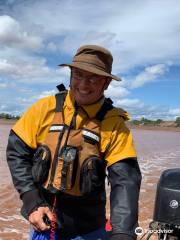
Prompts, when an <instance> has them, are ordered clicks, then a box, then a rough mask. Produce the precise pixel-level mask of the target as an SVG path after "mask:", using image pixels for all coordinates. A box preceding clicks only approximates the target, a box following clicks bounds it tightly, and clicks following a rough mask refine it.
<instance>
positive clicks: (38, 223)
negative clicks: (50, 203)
mask: <svg viewBox="0 0 180 240" xmlns="http://www.w3.org/2000/svg"><path fill="white" fill-rule="evenodd" d="M45 216H47V217H48V218H49V220H50V221H52V218H53V214H52V212H51V210H50V209H49V207H38V209H37V210H35V211H33V212H32V213H31V214H30V215H29V222H30V223H31V224H32V225H33V227H34V229H35V230H37V231H46V230H48V229H50V226H49V225H47V224H46V223H45V222H44V220H43V217H45Z"/></svg>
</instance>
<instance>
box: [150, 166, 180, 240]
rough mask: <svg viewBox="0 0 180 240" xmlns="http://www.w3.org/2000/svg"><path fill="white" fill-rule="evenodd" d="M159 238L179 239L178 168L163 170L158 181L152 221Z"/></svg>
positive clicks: (179, 186)
mask: <svg viewBox="0 0 180 240" xmlns="http://www.w3.org/2000/svg"><path fill="white" fill-rule="evenodd" d="M150 229H153V230H158V231H156V232H157V233H158V234H159V239H163V240H165V239H174V240H177V239H180V168H175V169H168V170H165V171H164V172H163V173H162V175H161V177H160V179H159V182H158V185H157V191H156V200H155V208H154V216H153V222H152V223H151V224H150Z"/></svg>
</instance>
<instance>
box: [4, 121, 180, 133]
mask: <svg viewBox="0 0 180 240" xmlns="http://www.w3.org/2000/svg"><path fill="white" fill-rule="evenodd" d="M16 122H17V120H16V119H0V124H1V125H3V124H4V125H14V124H15V123H16ZM127 126H128V127H129V128H130V129H139V130H153V131H171V132H180V127H173V126H169V127H167V126H148V125H133V124H131V123H129V122H128V123H127Z"/></svg>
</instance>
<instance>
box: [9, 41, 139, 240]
mask: <svg viewBox="0 0 180 240" xmlns="http://www.w3.org/2000/svg"><path fill="white" fill-rule="evenodd" d="M112 61H113V57H112V55H111V53H110V52H109V51H108V50H107V49H105V48H102V47H100V46H96V45H85V46H82V47H80V48H79V49H78V50H77V53H76V54H75V56H74V58H73V61H72V63H70V64H61V65H60V66H63V67H70V69H71V79H70V89H69V90H68V91H67V90H65V89H63V91H60V93H58V94H56V95H55V96H49V97H46V98H43V99H40V100H39V101H38V102H36V103H35V104H33V105H32V106H31V107H30V108H29V109H28V110H27V112H26V113H25V114H24V115H23V116H22V118H21V119H20V120H19V121H18V122H17V123H16V124H15V126H14V127H13V128H12V130H11V132H10V136H9V142H8V146H7V160H8V164H9V168H10V171H11V174H12V179H13V182H14V185H15V187H16V189H17V190H18V192H19V194H20V198H21V199H22V201H23V207H22V214H23V216H24V217H25V218H26V219H27V220H28V221H29V222H30V223H31V226H32V227H31V237H30V239H32V240H36V239H39V240H40V239H41V240H48V239H51V240H52V239H62V240H70V239H77V240H98V239H101V240H105V239H111V240H112V239H114V240H119V239H121V240H125V239H126V240H131V239H135V238H136V236H135V232H134V230H135V228H136V227H137V226H138V197H139V189H140V182H141V173H140V170H139V166H138V162H137V158H136V151H135V149H134V145H133V140H132V134H131V132H130V130H129V129H128V128H127V127H126V125H125V121H126V120H128V114H127V112H125V111H124V110H122V109H117V108H115V107H114V106H113V105H112V101H111V100H110V99H107V98H105V96H104V91H105V90H106V89H107V88H108V86H109V84H110V82H111V80H112V79H114V80H117V81H120V78H119V77H117V76H114V75H112V74H111V68H112ZM106 169H107V171H108V180H109V182H110V184H111V193H110V208H111V209H110V214H111V216H110V217H111V225H112V231H111V232H109V233H108V234H107V233H106V231H105V225H106V211H105V205H106V193H105V178H106Z"/></svg>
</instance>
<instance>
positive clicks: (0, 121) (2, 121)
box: [0, 118, 17, 125]
mask: <svg viewBox="0 0 180 240" xmlns="http://www.w3.org/2000/svg"><path fill="white" fill-rule="evenodd" d="M16 122H17V119H3V118H1V119H0V124H2V125H3V124H4V125H14V124H15V123H16Z"/></svg>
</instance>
